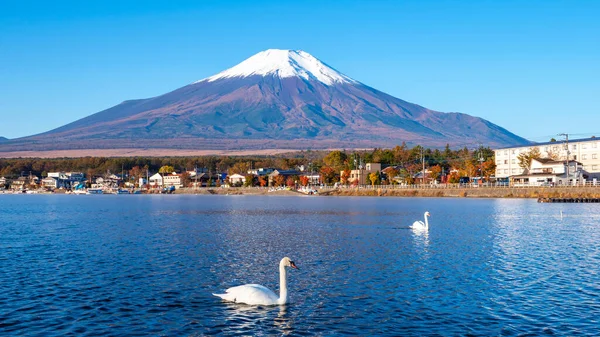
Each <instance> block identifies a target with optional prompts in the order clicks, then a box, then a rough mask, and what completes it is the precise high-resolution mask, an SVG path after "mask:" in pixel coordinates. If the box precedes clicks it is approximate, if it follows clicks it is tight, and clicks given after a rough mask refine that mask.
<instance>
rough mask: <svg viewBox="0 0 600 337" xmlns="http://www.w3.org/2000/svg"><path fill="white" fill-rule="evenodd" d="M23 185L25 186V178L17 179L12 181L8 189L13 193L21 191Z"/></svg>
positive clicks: (23, 187)
mask: <svg viewBox="0 0 600 337" xmlns="http://www.w3.org/2000/svg"><path fill="white" fill-rule="evenodd" d="M25 185H27V177H19V178H18V179H16V180H13V181H12V183H10V189H11V190H15V191H22V190H24V189H25Z"/></svg>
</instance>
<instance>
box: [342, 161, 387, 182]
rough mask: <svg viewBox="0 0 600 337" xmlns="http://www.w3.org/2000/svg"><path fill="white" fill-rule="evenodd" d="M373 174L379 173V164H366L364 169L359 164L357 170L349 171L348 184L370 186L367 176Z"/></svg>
mask: <svg viewBox="0 0 600 337" xmlns="http://www.w3.org/2000/svg"><path fill="white" fill-rule="evenodd" d="M343 172H344V171H341V172H340V175H342V174H343ZM373 172H381V164H380V163H367V164H366V165H365V166H364V167H363V166H362V164H361V165H360V167H359V169H358V170H350V177H348V182H349V183H351V184H359V185H366V184H368V185H370V184H371V181H369V174H371V173H373Z"/></svg>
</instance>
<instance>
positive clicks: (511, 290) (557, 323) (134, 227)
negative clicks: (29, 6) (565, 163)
mask: <svg viewBox="0 0 600 337" xmlns="http://www.w3.org/2000/svg"><path fill="white" fill-rule="evenodd" d="M595 207H596V205H594V204H564V205H559V204H537V203H536V202H535V201H532V200H494V199H486V200H471V199H460V200H459V199H435V198H431V199H428V198H422V199H410V198H319V197H315V198H290V197H287V198H284V197H272V196H270V197H239V198H229V197H225V196H223V197H220V196H207V197H204V196H115V197H110V196H90V197H82V196H41V195H40V196H37V195H33V196H20V195H7V196H4V195H3V196H0V266H1V267H2V273H0V334H2V335H36V336H38V335H43V336H97V335H114V336H148V335H165V336H181V335H184V336H216V335H226V336H249V335H252V336H271V335H281V336H315V335H317V336H340V335H349V336H356V335H363V336H364V335H378V336H382V335H390V336H397V335H402V336H424V335H433V336H436V335H443V336H447V335H452V336H454V335H464V336H490V335H497V336H539V335H595V334H597V327H598V324H599V322H598V317H600V298H599V297H600V296H599V295H600V285H599V284H598V282H597V279H598V268H597V266H598V264H599V262H600V248H599V247H598V245H597V242H599V239H600V228H598V227H599V226H598V225H597V224H598V223H600V221H599V220H600V212H598V210H597V209H596V208H595ZM425 210H428V211H429V212H431V214H432V217H431V218H430V222H431V228H430V230H429V232H428V233H417V232H413V231H411V230H410V229H409V228H408V227H409V226H410V224H412V222H413V221H415V220H417V219H422V216H423V215H422V214H423V212H424V211H425ZM561 211H562V212H563V214H564V217H563V219H562V220H561V218H560V216H559V214H560V212H561ZM283 256H290V257H292V258H293V259H294V260H295V261H296V262H297V263H298V265H299V267H300V268H301V270H299V271H296V270H292V271H290V280H289V287H290V297H291V301H292V303H290V304H289V305H287V306H282V307H253V306H244V305H235V304H228V303H224V302H221V301H219V300H218V299H217V298H216V297H213V296H212V295H211V293H213V292H218V291H222V290H224V289H226V288H228V287H230V286H234V285H238V284H243V283H260V284H263V285H265V286H267V287H269V288H271V289H277V288H278V275H277V263H278V261H279V259H281V257H283Z"/></svg>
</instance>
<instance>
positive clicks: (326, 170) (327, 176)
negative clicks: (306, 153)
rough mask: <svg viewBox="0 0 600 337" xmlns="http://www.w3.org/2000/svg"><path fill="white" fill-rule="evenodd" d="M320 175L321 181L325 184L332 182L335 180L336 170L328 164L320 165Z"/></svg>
mask: <svg viewBox="0 0 600 337" xmlns="http://www.w3.org/2000/svg"><path fill="white" fill-rule="evenodd" d="M321 177H323V182H324V183H325V184H333V183H334V182H335V181H336V180H337V179H336V177H337V174H336V171H335V169H333V168H332V167H330V166H323V167H321Z"/></svg>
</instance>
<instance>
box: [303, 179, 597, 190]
mask: <svg viewBox="0 0 600 337" xmlns="http://www.w3.org/2000/svg"><path fill="white" fill-rule="evenodd" d="M576 187H599V188H600V181H598V182H596V183H594V182H593V181H586V182H583V183H576V184H571V185H557V184H554V185H546V184H539V183H531V184H528V183H510V184H508V183H484V184H413V185H359V186H352V185H338V186H327V185H324V186H315V188H317V189H329V190H331V189H372V190H378V189H382V190H404V189H407V190H410V189H428V190H431V189H433V190H435V189H465V188H467V189H476V188H477V189H480V188H489V189H507V188H576Z"/></svg>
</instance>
